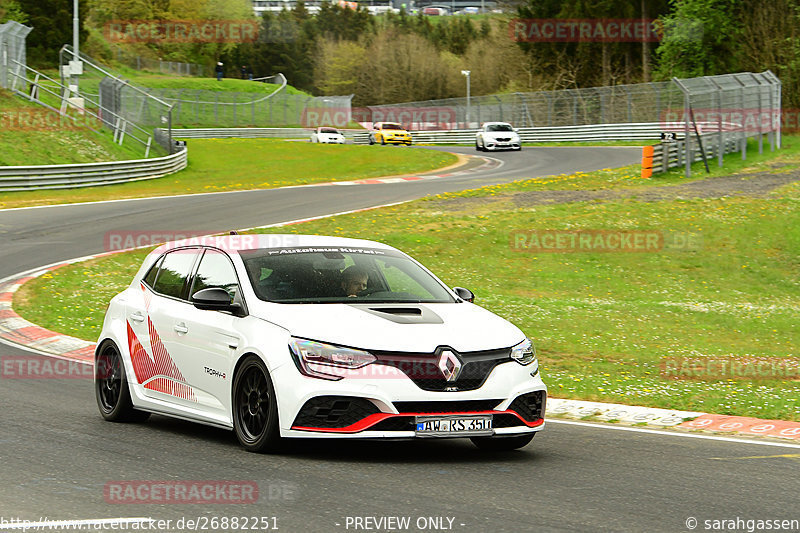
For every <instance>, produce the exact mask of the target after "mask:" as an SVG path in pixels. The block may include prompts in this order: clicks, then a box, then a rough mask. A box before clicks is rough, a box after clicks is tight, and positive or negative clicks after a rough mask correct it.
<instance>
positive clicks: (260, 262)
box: [95, 235, 547, 452]
mask: <svg viewBox="0 0 800 533" xmlns="http://www.w3.org/2000/svg"><path fill="white" fill-rule="evenodd" d="M472 299H473V295H472V293H471V292H470V291H468V290H466V289H463V288H455V289H450V288H448V287H447V286H446V285H445V284H444V283H442V282H441V281H440V280H439V279H438V278H437V277H436V276H434V275H433V274H432V273H431V272H430V271H428V270H427V269H426V268H425V267H423V266H422V265H421V264H419V263H418V262H417V261H415V260H414V259H412V258H411V257H409V256H408V255H406V254H404V253H402V252H400V251H399V250H396V249H395V248H392V247H390V246H387V245H384V244H380V243H377V242H371V241H364V240H355V239H344V238H338V237H321V236H298V235H229V236H223V237H206V238H197V239H192V240H187V241H181V242H173V243H167V244H164V245H161V246H160V247H159V248H157V249H156V250H154V251H153V252H152V253H150V254H149V255H148V256H147V258H146V259H145V260H144V263H143V264H142V266H141V268H140V269H139V272H138V273H137V274H136V276H135V277H134V279H133V281H132V282H131V284H130V286H129V287H128V288H127V289H125V290H124V291H123V292H121V293H120V294H118V295H117V296H115V297H114V298H113V299H112V300H111V303H110V304H109V307H108V311H107V312H106V317H105V321H104V323H103V330H102V332H101V334H100V338H99V340H98V344H97V349H96V354H95V363H96V366H95V368H96V375H95V392H96V398H97V403H98V406H99V408H100V412H101V414H102V416H103V417H104V418H105V419H107V420H112V421H136V420H144V419H146V418H147V417H148V416H149V414H150V413H158V414H162V415H167V416H173V417H177V418H182V419H185V420H191V421H195V422H200V423H204V424H210V425H213V426H218V427H222V428H229V429H233V430H234V431H235V433H236V436H237V437H238V439H239V442H240V443H241V444H242V446H243V447H244V448H245V449H247V450H250V451H258V452H265V451H270V452H271V451H279V450H281V449H283V448H284V445H285V444H286V441H287V439H288V438H294V437H328V438H331V437H335V438H362V439H366V438H376V439H415V438H429V437H469V438H471V439H472V441H473V442H474V443H475V444H476V445H477V446H478V447H480V448H482V449H489V450H509V449H516V448H520V447H522V446H525V445H526V444H528V443H529V442H530V441H531V439H532V438H533V436H534V434H535V433H536V432H537V431H539V430H541V429H542V428H543V427H544V412H545V402H546V398H547V389H546V387H545V385H544V383H543V382H542V379H541V376H540V375H539V366H538V362H537V360H536V354H535V351H534V347H533V345H532V343H531V341H530V340H529V339H527V338H526V337H525V335H524V334H523V333H522V332H521V331H520V330H519V329H518V328H517V327H515V326H514V325H512V324H511V323H509V322H507V321H506V320H504V319H502V318H500V317H499V316H497V315H494V314H492V313H491V312H489V311H487V310H485V309H483V308H481V307H478V306H477V305H474V304H473V303H471V302H472Z"/></svg>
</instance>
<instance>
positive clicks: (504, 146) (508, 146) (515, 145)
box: [484, 139, 522, 150]
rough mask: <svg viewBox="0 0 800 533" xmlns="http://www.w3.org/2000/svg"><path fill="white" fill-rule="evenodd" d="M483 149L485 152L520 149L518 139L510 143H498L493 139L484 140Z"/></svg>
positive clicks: (520, 145)
mask: <svg viewBox="0 0 800 533" xmlns="http://www.w3.org/2000/svg"><path fill="white" fill-rule="evenodd" d="M484 147H485V148H486V149H487V150H519V149H520V148H521V147H522V144H521V143H520V141H519V139H515V140H510V141H498V140H494V139H485V140H484Z"/></svg>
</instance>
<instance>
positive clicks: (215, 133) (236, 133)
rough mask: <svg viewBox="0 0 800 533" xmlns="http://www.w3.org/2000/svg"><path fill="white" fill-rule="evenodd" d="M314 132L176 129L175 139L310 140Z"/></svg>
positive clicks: (253, 129)
mask: <svg viewBox="0 0 800 533" xmlns="http://www.w3.org/2000/svg"><path fill="white" fill-rule="evenodd" d="M312 132H313V130H310V129H304V128H186V129H183V128H174V129H173V130H172V136H173V137H174V138H175V139H232V138H242V139H258V138H274V139H308V138H310V137H311V133H312Z"/></svg>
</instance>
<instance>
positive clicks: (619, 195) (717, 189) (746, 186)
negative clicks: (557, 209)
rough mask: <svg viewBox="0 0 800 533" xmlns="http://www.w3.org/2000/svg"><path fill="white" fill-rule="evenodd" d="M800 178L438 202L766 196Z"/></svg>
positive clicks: (749, 177)
mask: <svg viewBox="0 0 800 533" xmlns="http://www.w3.org/2000/svg"><path fill="white" fill-rule="evenodd" d="M795 181H800V170H792V171H790V172H786V173H780V174H774V173H772V172H771V171H764V172H756V173H752V174H734V175H733V176H725V177H720V178H707V179H701V180H697V181H692V182H689V183H682V184H679V185H662V186H652V187H647V188H637V189H620V190H614V189H610V190H603V189H600V190H585V191H573V190H553V191H549V190H548V191H523V192H516V193H512V194H503V195H497V196H491V197H481V196H478V197H466V198H463V197H461V198H448V199H443V200H440V201H438V202H437V204H439V205H441V206H443V207H444V206H446V207H452V208H457V209H469V207H470V206H473V205H480V204H484V203H493V202H498V201H507V200H511V201H513V202H514V203H515V204H516V205H517V206H518V207H527V206H532V205H547V204H566V203H573V202H590V201H614V200H623V199H631V200H635V201H640V202H660V201H665V200H682V199H692V198H722V197H735V196H749V197H765V196H767V195H768V194H769V193H770V192H771V191H773V190H774V189H777V188H778V187H781V186H783V185H787V184H789V183H793V182H795Z"/></svg>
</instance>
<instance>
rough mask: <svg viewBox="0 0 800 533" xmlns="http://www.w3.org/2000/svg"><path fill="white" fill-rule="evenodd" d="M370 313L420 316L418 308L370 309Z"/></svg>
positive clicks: (420, 311)
mask: <svg viewBox="0 0 800 533" xmlns="http://www.w3.org/2000/svg"><path fill="white" fill-rule="evenodd" d="M369 310H370V311H377V312H379V313H388V314H390V315H418V316H422V309H420V308H419V307H370V308H369Z"/></svg>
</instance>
